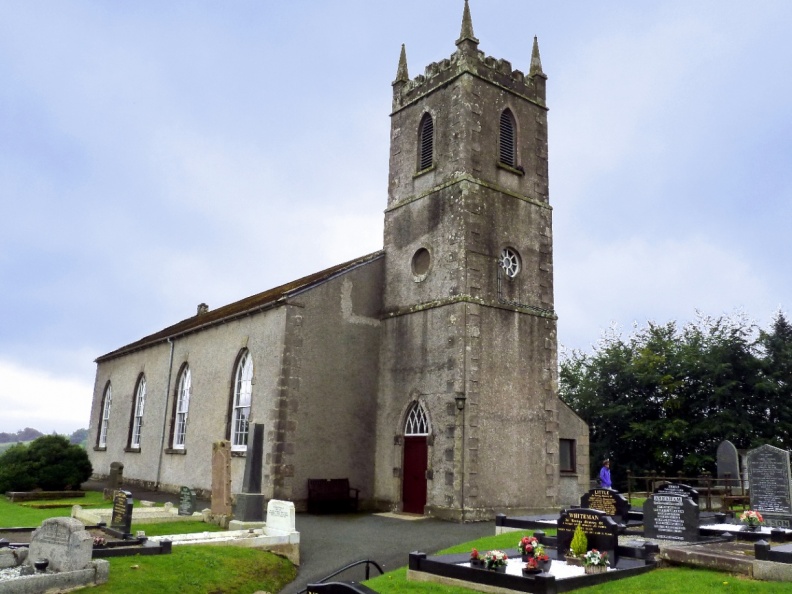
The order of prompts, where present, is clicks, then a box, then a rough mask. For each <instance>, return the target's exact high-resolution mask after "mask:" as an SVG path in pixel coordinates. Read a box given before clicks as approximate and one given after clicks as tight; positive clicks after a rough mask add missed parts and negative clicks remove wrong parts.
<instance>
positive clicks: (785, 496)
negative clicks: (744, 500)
mask: <svg viewBox="0 0 792 594" xmlns="http://www.w3.org/2000/svg"><path fill="white" fill-rule="evenodd" d="M789 481H790V473H789V452H787V451H786V450H782V449H779V448H776V447H773V446H771V445H763V446H760V447H758V448H756V449H755V450H751V451H750V452H748V484H749V485H750V488H751V489H750V495H751V509H753V510H756V511H758V512H761V514H762V516H763V517H764V521H765V524H767V525H768V526H775V527H779V528H792V493H790V483H789Z"/></svg>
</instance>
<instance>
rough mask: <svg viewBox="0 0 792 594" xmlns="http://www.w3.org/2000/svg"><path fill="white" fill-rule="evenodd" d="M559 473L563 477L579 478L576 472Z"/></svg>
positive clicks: (563, 471)
mask: <svg viewBox="0 0 792 594" xmlns="http://www.w3.org/2000/svg"><path fill="white" fill-rule="evenodd" d="M559 472H560V473H561V476H568V477H577V475H578V473H577V471H576V470H561V471H559Z"/></svg>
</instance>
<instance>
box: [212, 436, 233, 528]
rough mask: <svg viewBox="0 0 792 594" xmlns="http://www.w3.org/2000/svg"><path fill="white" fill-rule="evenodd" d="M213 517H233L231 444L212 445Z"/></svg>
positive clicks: (221, 442)
mask: <svg viewBox="0 0 792 594" xmlns="http://www.w3.org/2000/svg"><path fill="white" fill-rule="evenodd" d="M211 509H212V515H215V516H230V515H231V442H230V441H228V440H223V441H216V442H214V443H213V444H212V508H211Z"/></svg>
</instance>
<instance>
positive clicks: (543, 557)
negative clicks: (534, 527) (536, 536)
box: [534, 544, 550, 561]
mask: <svg viewBox="0 0 792 594" xmlns="http://www.w3.org/2000/svg"><path fill="white" fill-rule="evenodd" d="M534 559H536V560H537V561H549V560H550V555H548V554H547V551H545V548H544V547H543V546H542V545H540V544H538V545H536V547H534Z"/></svg>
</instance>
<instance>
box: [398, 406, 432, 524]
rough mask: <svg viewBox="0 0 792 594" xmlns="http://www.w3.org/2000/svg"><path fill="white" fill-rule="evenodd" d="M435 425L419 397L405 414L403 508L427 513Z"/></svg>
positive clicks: (415, 512)
mask: <svg viewBox="0 0 792 594" xmlns="http://www.w3.org/2000/svg"><path fill="white" fill-rule="evenodd" d="M430 433H431V425H430V423H429V416H428V415H427V413H426V409H425V408H424V406H423V404H421V402H420V401H418V400H415V401H413V402H412V404H410V407H409V408H408V409H407V414H406V415H405V417H404V458H403V461H402V511H404V512H406V513H412V514H423V513H424V507H425V506H426V490H427V489H426V487H427V479H426V471H427V470H428V469H429V435H430Z"/></svg>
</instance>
